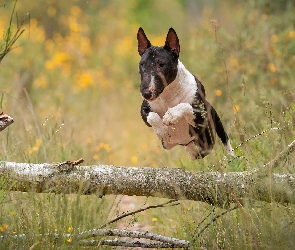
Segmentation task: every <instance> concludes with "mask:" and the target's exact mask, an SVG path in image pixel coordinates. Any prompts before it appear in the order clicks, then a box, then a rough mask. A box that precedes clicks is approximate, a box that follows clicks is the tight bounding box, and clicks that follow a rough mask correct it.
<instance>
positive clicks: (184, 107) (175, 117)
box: [163, 103, 195, 126]
mask: <svg viewBox="0 0 295 250" xmlns="http://www.w3.org/2000/svg"><path fill="white" fill-rule="evenodd" d="M181 118H185V119H186V120H187V122H188V123H189V124H190V125H192V126H194V125H195V123H194V111H193V108H192V106H191V105H190V104H189V103H180V104H178V105H176V106H175V107H173V108H170V109H168V110H167V112H166V113H165V115H164V116H163V124H164V125H166V126H173V125H175V124H176V123H177V122H178V121H179V120H180V119H181Z"/></svg>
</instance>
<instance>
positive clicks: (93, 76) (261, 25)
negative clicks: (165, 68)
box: [0, 0, 295, 249]
mask: <svg viewBox="0 0 295 250" xmlns="http://www.w3.org/2000/svg"><path fill="white" fill-rule="evenodd" d="M287 2H288V3H289V4H286V5H282V6H281V7H280V8H276V7H275V6H276V3H275V1H266V0H263V1H262V0H261V1H256V2H253V1H249V2H245V3H244V2H232V1H229V2H227V3H220V2H218V1H213V2H212V3H205V2H204V3H198V2H195V1H176V0H175V1H160V2H159V1H124V2H123V1H116V0H113V1H107V2H106V1H92V2H91V1H89V2H87V1H78V0H76V1H73V2H71V3H68V2H64V1H49V0H48V1H47V0H45V1H42V4H40V3H38V2H36V1H29V0H19V1H18V3H17V5H16V10H15V11H16V12H15V13H17V16H18V18H19V20H22V19H21V18H22V17H24V16H26V14H27V12H30V20H28V21H27V22H26V23H25V28H26V32H24V33H23V34H22V36H20V37H19V39H18V41H17V43H16V44H14V46H15V47H12V48H14V49H12V50H11V51H10V54H9V55H8V56H6V57H5V58H4V59H3V60H2V62H1V65H0V67H1V68H0V70H1V71H0V83H1V85H0V91H1V94H3V100H2V109H3V111H5V112H6V113H8V114H10V115H11V116H12V117H13V118H14V120H15V123H14V124H13V125H11V126H9V127H8V128H7V129H6V130H4V131H2V132H1V134H0V142H1V144H0V147H1V150H0V157H1V160H7V161H19V162H34V163H36V162H44V161H49V162H59V161H64V160H76V159H78V158H81V157H82V158H84V160H85V162H86V164H87V165H91V164H98V163H102V164H114V165H118V166H119V165H124V166H152V167H164V166H166V167H167V166H169V167H181V168H185V169H189V170H193V171H245V170H251V169H253V168H255V167H258V166H261V165H262V164H264V163H267V162H268V161H270V160H271V159H272V158H273V157H274V156H275V155H277V154H278V153H279V152H280V151H282V150H283V149H284V148H285V147H286V146H287V145H288V143H290V142H291V141H292V140H294V137H295V135H294V124H295V118H294V117H295V116H294V112H295V105H294V87H293V86H294V79H295V75H294V74H295V73H294V72H295V70H294V65H295V62H294V60H295V57H294V54H295V20H294V15H293V12H294V5H293V3H292V1H287ZM167 6H169V10H167ZM12 10H13V5H12V4H11V3H7V4H6V6H5V8H4V7H1V8H0V15H1V20H0V32H2V34H4V37H3V40H2V42H1V45H2V44H5V39H6V38H5V37H7V34H14V33H13V32H15V31H16V30H17V29H18V27H19V26H18V25H17V23H16V22H17V21H16V20H17V18H16V15H14V16H13V18H12V19H11V12H12ZM292 10H293V12H292ZM213 19H215V20H217V26H218V27H219V28H218V29H217V30H216V32H215V30H214V28H213V27H212V22H211V20H213ZM159 24H161V25H159ZM139 26H142V27H144V28H145V30H146V33H147V35H148V37H149V38H150V40H151V41H152V43H153V44H154V45H162V44H163V41H164V40H165V36H166V33H167V30H168V29H169V28H170V27H171V26H172V27H174V28H175V29H176V31H177V33H178V35H179V38H180V44H181V56H180V60H181V61H182V62H183V63H184V65H186V67H187V68H188V69H189V70H190V71H191V72H192V73H194V74H195V75H196V76H197V77H198V78H199V79H200V80H201V81H202V83H203V84H204V86H205V88H206V94H207V99H208V100H209V101H210V102H211V103H212V104H213V105H214V107H216V109H217V111H218V113H220V114H221V117H222V120H223V122H224V124H225V127H226V130H227V131H228V132H229V134H230V137H231V140H232V142H233V144H234V146H238V145H239V144H241V143H242V145H241V146H239V147H238V148H237V150H236V154H237V155H238V156H241V157H239V158H237V159H235V160H233V161H232V162H230V163H229V159H227V158H224V155H225V152H224V151H223V149H222V147H221V143H219V141H217V145H216V147H215V149H214V151H213V152H212V153H211V154H210V155H209V156H208V157H206V158H205V159H203V160H198V161H191V160H190V159H189V156H188V155H187V153H186V152H185V150H184V149H183V148H181V147H177V148H175V149H173V150H171V151H164V150H163V149H162V147H161V144H160V142H159V141H158V140H157V138H156V136H155V135H154V134H153V131H152V130H151V129H149V128H147V127H146V126H145V125H144V123H143V122H142V121H141V118H140V114H139V108H140V104H141V101H142V100H141V97H140V95H139V90H138V87H139V76H138V73H137V67H138V66H137V64H138V60H139V56H138V54H137V44H136V42H137V41H136V32H137V29H138V27H139ZM217 26H216V27H217ZM7 27H9V28H8V29H7ZM8 30H9V33H7V31H8ZM11 31H12V33H11ZM216 36H217V39H216ZM1 49H2V50H3V47H1ZM271 128H279V129H278V130H272V129H271ZM265 130H267V132H265V133H263V134H261V135H258V136H257V137H255V138H253V139H251V140H249V141H247V142H245V141H246V140H247V139H248V138H251V137H253V136H254V135H256V134H260V133H261V132H263V131H265ZM293 161H294V156H292V155H290V156H289V157H288V159H287V160H286V162H284V163H282V164H281V166H280V167H279V168H278V169H277V170H276V171H277V172H280V173H292V174H294V172H295V170H294V164H292V162H293ZM0 187H1V190H3V191H1V193H0V213H1V216H0V235H1V236H4V238H2V242H1V244H0V248H1V249H15V248H16V249H17V248H19V249H22V248H23V249H28V248H30V247H32V248H35V249H43V248H44V249H52V248H55V247H57V246H59V247H61V248H63V249H72V248H79V247H78V246H77V245H76V244H75V243H73V241H72V240H73V239H64V240H63V241H62V243H60V242H55V241H54V240H49V239H48V238H46V237H44V238H42V237H39V236H38V235H44V234H48V233H62V234H65V233H71V232H78V231H83V230H88V229H92V228H95V227H100V226H101V225H103V224H104V223H105V222H107V221H108V220H110V219H113V218H115V217H116V216H117V215H119V214H121V213H122V212H124V211H126V210H128V211H130V210H135V209H136V208H139V207H142V206H145V205H149V204H157V203H161V202H162V200H161V199H155V198H144V197H131V198H130V197H120V196H118V197H112V196H110V197H104V198H99V197H95V196H80V195H54V194H34V193H28V194H23V193H16V192H14V193H7V192H5V183H3V182H1V181H0ZM225 210H226V209H221V208H215V207H212V206H210V205H208V204H203V203H198V202H191V201H183V202H181V204H180V205H179V206H176V207H169V208H157V209H154V210H149V211H145V212H144V213H141V214H136V215H135V216H133V217H132V218H129V217H128V218H125V219H124V220H122V221H119V222H118V223H117V224H116V225H112V227H119V228H129V229H137V230H138V229H142V230H150V231H153V232H155V233H160V234H164V235H167V236H173V237H179V238H183V239H189V240H191V241H192V242H194V246H193V248H195V249H200V248H203V249H204V248H205V247H207V249H291V248H292V246H293V245H294V243H295V242H294V239H295V237H294V236H295V235H294V232H295V230H294V229H295V228H294V222H293V220H294V219H293V218H294V205H289V204H276V203H270V204H266V203H264V202H257V201H251V200H249V201H244V203H243V204H242V207H241V208H239V209H235V210H233V211H230V212H228V213H225V214H224V215H222V216H220V217H218V218H217V217H216V216H218V215H220V214H222V213H223V212H224V211H225ZM214 218H217V219H214ZM202 229H204V231H202ZM201 231H202V233H201V234H200V235H199V237H198V234H199V233H200V232H201ZM20 234H26V235H27V237H28V239H27V240H25V241H24V240H19V241H11V238H10V236H13V235H20ZM36 235H37V236H36Z"/></svg>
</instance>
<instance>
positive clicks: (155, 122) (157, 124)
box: [147, 112, 169, 142]
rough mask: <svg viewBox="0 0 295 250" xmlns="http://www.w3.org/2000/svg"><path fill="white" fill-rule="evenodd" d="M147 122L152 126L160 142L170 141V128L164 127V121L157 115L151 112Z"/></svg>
mask: <svg viewBox="0 0 295 250" xmlns="http://www.w3.org/2000/svg"><path fill="white" fill-rule="evenodd" d="M147 122H148V123H149V124H150V125H151V126H152V128H153V129H154V132H155V134H156V135H157V137H158V138H159V140H161V141H162V142H167V141H169V131H168V127H167V126H165V125H163V122H162V119H161V117H160V116H159V115H158V114H157V113H155V112H150V113H149V115H148V117H147Z"/></svg>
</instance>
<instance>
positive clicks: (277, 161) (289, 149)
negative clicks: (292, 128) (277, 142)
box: [262, 140, 295, 169]
mask: <svg viewBox="0 0 295 250" xmlns="http://www.w3.org/2000/svg"><path fill="white" fill-rule="evenodd" d="M294 150H295V140H294V141H292V142H291V143H290V144H289V145H288V146H287V147H286V148H285V149H284V150H283V151H282V152H281V153H279V154H278V155H277V156H276V157H275V158H274V159H273V160H271V161H270V162H268V163H266V164H265V165H264V166H263V167H262V168H270V169H274V168H276V167H278V166H279V164H280V163H281V162H282V161H283V160H284V159H285V158H286V157H287V156H288V155H289V154H291V153H292V152H294Z"/></svg>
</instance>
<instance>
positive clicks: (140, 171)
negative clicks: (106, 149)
mask: <svg viewBox="0 0 295 250" xmlns="http://www.w3.org/2000/svg"><path fill="white" fill-rule="evenodd" d="M70 163H71V162H65V163H62V164H56V163H53V164H49V163H44V164H30V163H15V162H1V163H0V176H1V177H2V178H4V179H5V180H6V183H8V187H9V190H11V191H22V192H28V191H33V192H38V193H42V192H53V193H68V194H73V193H80V194H84V195H89V194H96V195H98V196H103V195H108V194H124V195H129V196H132V195H137V196H154V197H162V198H168V199H178V200H182V199H187V200H195V201H202V202H207V203H209V204H212V205H216V206H222V207H224V206H228V204H229V203H239V202H241V201H242V200H243V199H244V198H246V199H255V200H260V201H265V202H273V201H275V202H282V203H295V176H294V175H291V174H269V175H265V174H260V173H259V171H258V170H254V171H245V172H226V173H219V172H190V171H185V170H183V169H176V168H148V167H145V168H135V167H116V166H108V165H96V166H77V165H74V164H70ZM263 172H265V171H263Z"/></svg>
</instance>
